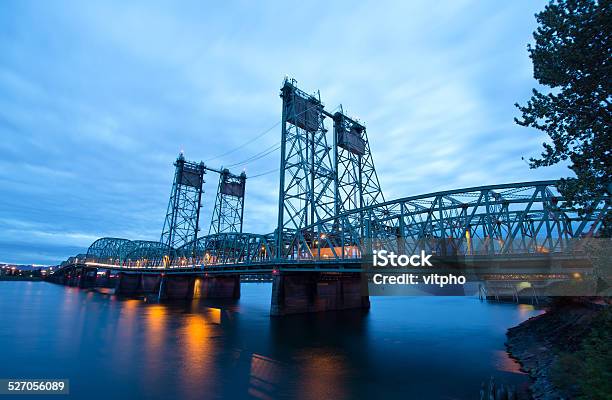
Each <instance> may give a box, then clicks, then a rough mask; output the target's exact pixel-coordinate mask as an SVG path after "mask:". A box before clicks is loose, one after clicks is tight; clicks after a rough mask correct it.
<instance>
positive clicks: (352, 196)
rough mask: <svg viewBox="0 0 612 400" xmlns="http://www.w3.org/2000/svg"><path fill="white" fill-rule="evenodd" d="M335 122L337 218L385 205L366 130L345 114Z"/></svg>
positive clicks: (335, 115) (336, 117)
mask: <svg viewBox="0 0 612 400" xmlns="http://www.w3.org/2000/svg"><path fill="white" fill-rule="evenodd" d="M333 118H334V160H335V164H334V169H335V171H336V182H335V188H336V192H335V199H336V201H335V212H336V215H338V214H340V213H342V212H345V211H349V210H354V209H357V208H362V207H366V206H370V205H373V204H377V203H382V202H384V201H385V199H384V196H383V193H382V190H381V188H380V183H379V181H378V175H377V174H376V169H375V168H374V160H373V158H372V153H371V151H370V143H369V142H368V136H367V134H366V128H365V126H363V125H362V124H360V123H358V122H357V121H354V120H353V119H351V118H349V117H347V116H346V115H344V114H343V113H342V112H337V113H335V114H334V117H333Z"/></svg>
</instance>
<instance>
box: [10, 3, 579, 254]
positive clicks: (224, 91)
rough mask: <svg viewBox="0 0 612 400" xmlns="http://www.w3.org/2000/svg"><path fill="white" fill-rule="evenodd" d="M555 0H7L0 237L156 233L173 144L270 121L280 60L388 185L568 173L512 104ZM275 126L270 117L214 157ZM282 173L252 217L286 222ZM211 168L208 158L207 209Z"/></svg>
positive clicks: (239, 154) (199, 149) (185, 145)
mask: <svg viewBox="0 0 612 400" xmlns="http://www.w3.org/2000/svg"><path fill="white" fill-rule="evenodd" d="M544 4H545V2H543V1H541V2H535V3H522V2H513V3H504V4H498V3H497V4H494V3H483V2H478V1H467V0H466V1H447V2H442V3H436V4H435V5H432V4H431V2H425V1H422V2H391V1H383V2H365V3H354V2H337V3H332V4H328V3H324V2H314V3H303V2H294V3H293V4H291V2H289V3H287V2H283V3H282V4H279V3H275V2H268V3H264V4H262V3H252V2H245V1H239V2H235V3H227V2H225V3H219V4H218V5H211V4H210V3H209V4H206V6H204V5H203V3H201V2H196V1H193V2H191V1H187V2H182V3H181V6H180V7H178V6H177V5H176V4H173V3H172V2H161V1H160V2H157V1H153V2H130V3H129V4H126V3H125V2H119V1H111V2H106V1H105V2H101V1H100V2H97V1H94V2H87V3H83V2H77V1H65V2H60V3H54V4H47V3H34V2H32V3H30V2H21V1H19V2H18V1H15V2H8V3H7V4H5V5H3V11H1V12H0V49H2V52H1V54H2V57H3V62H2V66H1V67H0V135H1V136H2V138H3V140H2V141H0V223H1V226H2V230H1V231H0V251H2V253H1V254H0V255H2V259H4V260H7V261H12V262H37V263H57V262H60V261H62V260H63V259H65V258H66V257H67V256H69V255H72V254H74V253H75V252H82V251H85V250H86V248H87V244H88V243H89V241H90V240H92V239H94V238H96V237H100V236H118V237H129V238H133V239H149V240H156V239H157V238H158V237H159V234H160V233H161V228H162V225H163V217H164V215H165V211H166V205H167V201H168V197H169V192H170V185H171V181H172V177H173V166H172V162H173V160H174V158H175V157H176V155H177V153H178V152H179V151H180V150H184V151H185V154H186V156H187V157H188V158H189V159H193V160H207V159H210V158H212V157H215V156H217V155H219V154H223V153H226V152H227V151H229V150H231V149H233V148H235V147H236V146H240V145H241V144H243V143H244V142H246V141H248V140H251V139H252V138H253V137H255V136H257V135H259V134H261V133H262V132H264V131H266V130H267V129H269V128H270V127H272V126H275V124H276V123H277V122H278V121H279V120H280V109H281V100H280V98H279V97H278V94H279V88H280V84H281V81H282V78H283V77H284V76H285V75H290V76H293V77H295V78H297V79H298V81H299V85H300V86H301V87H302V88H303V89H304V90H306V91H307V92H313V91H315V90H316V89H320V91H321V97H322V99H323V101H324V103H325V104H326V106H327V107H328V108H329V109H333V108H335V107H337V106H338V105H339V104H342V105H343V108H344V110H345V111H346V112H347V113H348V114H349V115H352V116H357V117H359V118H360V120H362V121H363V122H364V123H365V124H366V126H367V129H368V135H369V139H370V143H371V147H372V151H373V153H374V160H375V164H376V167H377V171H378V175H379V178H380V180H381V184H382V186H383V190H384V192H385V196H386V198H387V199H390V198H397V197H403V196H408V195H415V194H419V193H427V192H432V191H435V190H441V189H453V188H458V187H467V186H478V185H484V184H491V183H501V182H511V181H527V180H535V179H545V178H558V177H559V176H561V175H566V174H567V171H566V170H565V169H564V167H563V166H560V167H554V168H550V169H545V170H536V171H533V170H529V169H528V167H527V165H526V164H525V162H524V161H522V160H521V156H532V155H537V154H538V153H539V151H540V142H541V141H542V140H543V137H542V136H541V135H538V134H536V133H535V132H534V131H532V130H529V129H525V128H522V127H518V126H516V125H515V124H514V123H513V121H512V118H513V117H514V116H515V115H516V110H515V109H514V107H513V105H512V104H513V103H514V102H516V101H524V100H525V99H526V98H528V96H529V91H530V88H531V87H532V86H533V84H534V82H533V80H532V78H531V64H530V61H529V59H528V57H527V53H526V43H527V42H528V41H530V40H531V32H532V31H533V30H534V28H535V19H534V17H533V14H534V13H535V12H536V11H537V10H539V9H541V8H542V7H543V6H544ZM288 10H291V11H288ZM279 140H280V128H278V127H276V128H275V129H272V130H271V131H270V132H269V133H267V134H264V135H263V136H261V138H259V139H257V140H256V141H255V142H254V143H252V144H251V145H249V146H245V147H244V148H241V149H240V150H239V151H236V152H233V153H231V154H228V155H226V156H223V157H221V158H217V159H214V160H211V161H210V162H209V164H210V165H211V166H213V167H218V166H221V165H230V164H233V163H236V162H239V161H241V160H244V159H247V158H249V157H250V156H252V155H253V154H256V153H258V152H261V151H262V150H263V149H265V148H268V147H270V146H273V145H274V144H275V143H277V142H278V141H279ZM279 162H280V161H279V154H278V152H273V153H271V154H270V155H268V156H266V157H264V158H262V159H259V160H257V161H255V162H251V163H249V164H248V165H246V167H245V169H246V171H247V174H248V175H249V176H253V175H257V174H258V173H261V172H264V171H269V170H272V169H275V168H278V166H279ZM236 169H237V171H236V172H240V170H241V169H242V166H239V167H238V168H236ZM277 180H278V175H277V174H276V173H274V174H268V175H265V176H261V177H258V178H254V179H250V180H248V181H247V198H246V216H245V230H247V231H252V232H259V233H267V232H271V231H272V230H273V229H274V227H275V221H276V213H277V206H276V203H277V196H278V183H277ZM216 186H217V177H216V176H214V175H212V174H210V175H207V183H206V194H205V198H204V214H203V215H202V217H201V219H202V220H203V221H205V222H206V223H207V222H208V221H209V220H210V213H211V209H212V205H213V203H214V194H215V191H216ZM203 230H205V231H206V230H207V227H205V228H204V229H203Z"/></svg>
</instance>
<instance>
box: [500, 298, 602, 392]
mask: <svg viewBox="0 0 612 400" xmlns="http://www.w3.org/2000/svg"><path fill="white" fill-rule="evenodd" d="M608 308H609V305H608V304H607V303H606V302H603V301H593V300H585V299H582V300H577V299H573V300H564V301H563V302H555V303H554V304H552V305H551V306H550V307H549V309H548V310H547V312H546V313H544V314H541V315H538V316H536V317H533V318H530V319H528V320H527V321H525V322H523V323H521V324H520V325H518V326H516V327H513V328H510V329H509V330H508V333H507V336H508V341H507V342H506V347H507V350H508V353H509V354H510V356H511V357H512V358H514V359H515V360H517V361H518V362H519V363H520V365H521V369H522V370H523V371H524V372H526V373H528V374H529V376H530V377H531V379H532V381H533V383H532V385H531V388H530V389H531V395H532V398H533V399H536V400H553V399H554V400H559V399H571V398H574V396H575V395H576V394H577V393H580V392H581V390H583V389H582V388H581V387H580V384H581V382H579V379H580V378H579V374H578V371H579V370H578V368H580V366H578V365H576V366H575V368H576V370H575V371H574V370H573V368H574V366H572V368H567V370H566V371H564V370H563V367H564V365H566V364H568V361H567V359H568V358H570V357H576V356H578V355H577V352H578V351H584V347H585V346H584V344H585V341H587V340H591V339H590V338H591V337H592V335H593V332H596V330H594V328H597V327H598V326H600V325H601V320H602V314H604V313H606V315H605V316H604V317H606V318H608V320H609V317H608V315H609V309H608ZM606 321H607V320H606ZM597 329H598V328H597ZM604 335H605V334H604ZM600 336H601V335H600ZM607 349H608V348H607V347H606V351H607ZM585 361H589V360H585ZM597 361H599V360H597ZM569 363H571V361H569ZM604 369H605V368H604ZM580 372H581V371H580ZM607 372H609V370H608V371H603V373H604V374H605V373H607ZM564 373H565V375H564ZM572 380H574V381H575V382H572ZM603 390H605V389H603ZM610 395H611V396H612V394H610Z"/></svg>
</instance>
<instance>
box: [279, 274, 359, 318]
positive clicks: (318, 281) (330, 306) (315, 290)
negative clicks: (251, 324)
mask: <svg viewBox="0 0 612 400" xmlns="http://www.w3.org/2000/svg"><path fill="white" fill-rule="evenodd" d="M364 284H365V285H367V283H365V282H362V279H361V274H358V273H321V272H281V273H280V274H278V275H275V276H274V280H273V284H272V303H271V306H270V315H273V316H282V315H288V314H299V313H311V312H320V311H333V310H347V309H353V308H363V309H368V308H370V298H369V296H367V295H364V293H367V286H366V287H363V286H362V285H364Z"/></svg>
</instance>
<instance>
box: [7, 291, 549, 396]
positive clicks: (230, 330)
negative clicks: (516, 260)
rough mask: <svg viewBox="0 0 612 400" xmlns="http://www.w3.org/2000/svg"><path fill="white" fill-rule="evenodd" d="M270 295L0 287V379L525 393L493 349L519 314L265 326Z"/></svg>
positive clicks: (438, 304) (429, 309) (426, 302)
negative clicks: (179, 296) (490, 386)
mask: <svg viewBox="0 0 612 400" xmlns="http://www.w3.org/2000/svg"><path fill="white" fill-rule="evenodd" d="M271 289H272V286H271V284H270V283H243V284H242V298H241V299H240V300H232V301H210V300H194V301H193V302H189V303H186V302H179V303H172V304H150V303H146V302H144V301H142V300H120V299H116V298H115V297H114V296H113V295H111V294H110V291H109V293H99V292H94V291H84V290H79V289H76V288H69V287H64V286H59V285H54V284H50V283H45V282H0V379H2V378H38V379H41V378H68V379H70V393H71V395H70V396H69V397H72V398H87V399H123V398H129V399H135V398H146V399H174V398H186V399H195V398H201V399H219V398H223V399H242V398H252V399H275V398H296V399H317V400H323V399H334V400H335V399H374V398H382V399H395V398H397V399H400V398H401V399H415V400H421V399H474V398H478V392H479V389H480V384H481V382H482V381H484V380H487V379H488V378H489V377H490V376H495V377H496V380H497V381H501V382H504V383H507V384H514V385H517V386H523V387H524V386H525V385H526V384H527V377H526V375H524V374H522V373H520V372H519V370H518V365H517V364H516V363H515V362H514V361H512V360H511V359H510V358H508V356H507V355H506V352H505V350H504V340H505V332H506V329H507V328H509V327H511V326H514V325H517V324H518V323H520V322H521V321H524V320H525V319H527V318H529V317H530V316H533V315H536V314H537V313H539V311H537V310H534V309H533V307H531V306H527V305H513V304H494V303H486V302H480V301H479V300H478V299H477V298H470V297H372V298H371V303H372V307H371V309H370V311H369V312H364V311H360V310H358V311H345V312H336V313H334V312H331V313H319V314H311V315H296V316H290V317H283V318H270V316H269V315H268V312H269V307H270V293H271ZM43 397H44V396H43ZM60 397H61V396H60ZM19 398H21V399H23V398H24V397H19ZM35 398H41V396H36V397H35Z"/></svg>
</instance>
